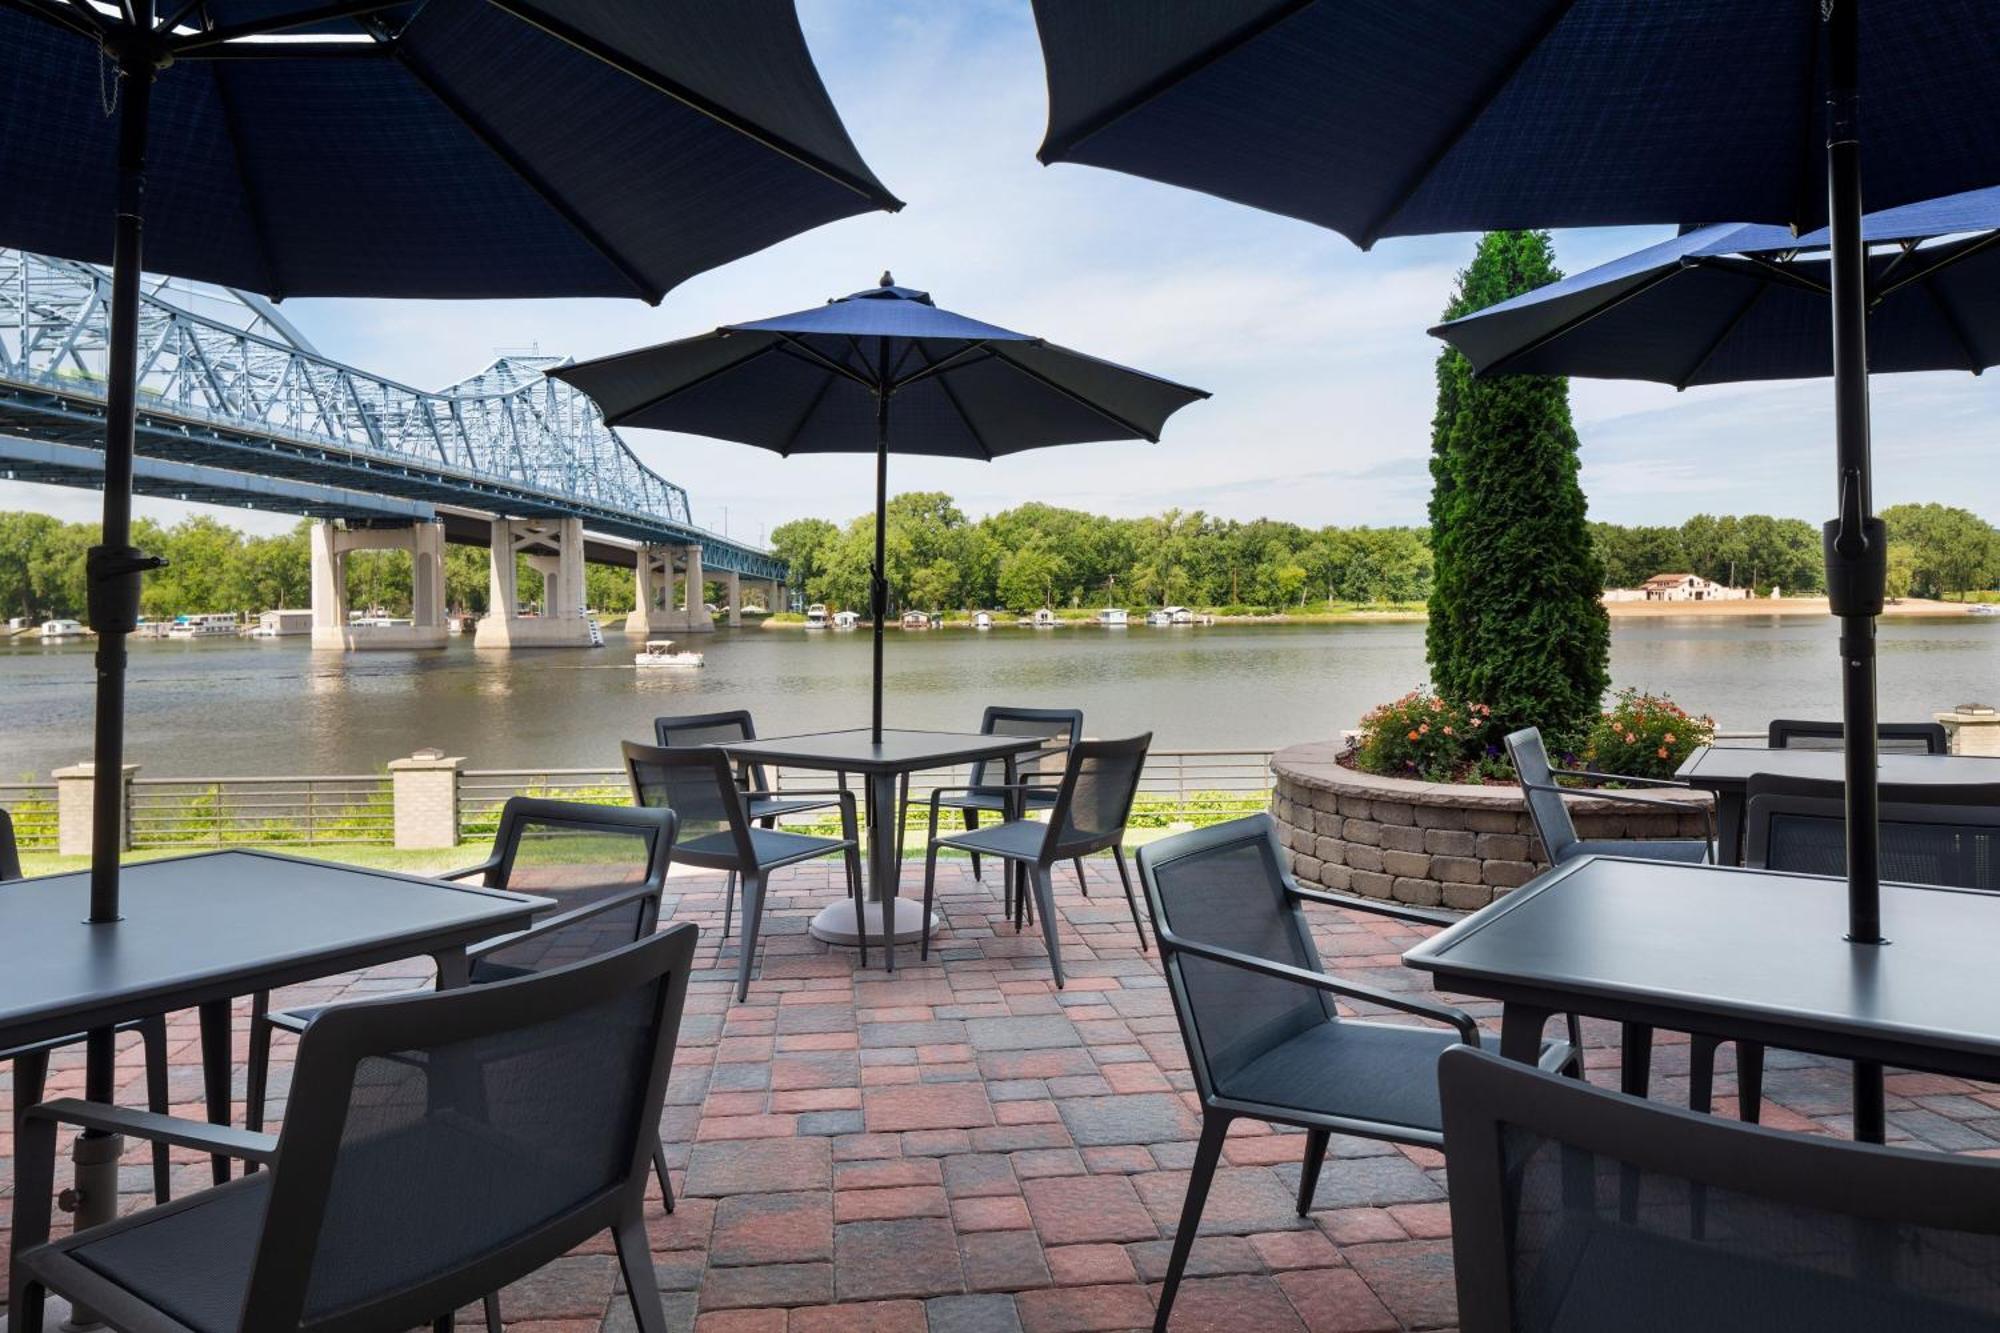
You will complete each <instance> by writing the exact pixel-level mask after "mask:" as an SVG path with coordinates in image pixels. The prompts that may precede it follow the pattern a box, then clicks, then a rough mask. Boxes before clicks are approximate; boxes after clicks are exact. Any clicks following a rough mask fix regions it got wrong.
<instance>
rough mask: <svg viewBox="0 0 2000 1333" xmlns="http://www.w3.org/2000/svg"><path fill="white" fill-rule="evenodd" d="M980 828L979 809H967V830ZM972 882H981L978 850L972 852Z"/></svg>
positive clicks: (972, 830) (970, 831)
mask: <svg viewBox="0 0 2000 1333" xmlns="http://www.w3.org/2000/svg"><path fill="white" fill-rule="evenodd" d="M978 828H979V812H978V811H977V810H967V811H966V812H965V831H966V832H967V833H972V832H975V831H977V830H978ZM972 882H973V883H974V884H977V883H979V882H980V881H979V853H978V852H974V853H973V854H972Z"/></svg>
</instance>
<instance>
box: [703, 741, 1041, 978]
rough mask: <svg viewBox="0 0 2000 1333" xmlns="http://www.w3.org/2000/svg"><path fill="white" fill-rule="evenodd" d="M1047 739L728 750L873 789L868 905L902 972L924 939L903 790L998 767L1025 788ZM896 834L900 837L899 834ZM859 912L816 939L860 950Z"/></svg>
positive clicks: (748, 744)
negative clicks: (902, 823)
mask: <svg viewBox="0 0 2000 1333" xmlns="http://www.w3.org/2000/svg"><path fill="white" fill-rule="evenodd" d="M1043 743H1044V738H1043V737H1040V736H1007V735H1001V734H997V733H996V734H989V733H986V732H977V731H903V730H897V729H893V728H884V729H883V732H882V739H881V740H880V741H879V742H878V741H876V740H874V739H873V737H872V735H871V734H870V732H869V729H868V728H867V727H857V728H854V729H853V730H851V731H820V732H812V733H809V734H806V735H799V736H770V737H760V738H759V739H757V740H754V741H725V742H723V743H722V746H721V748H722V750H723V751H724V752H725V753H727V754H728V755H729V757H730V758H731V759H734V760H737V761H739V762H744V763H757V764H766V765H771V766H775V767H784V768H805V769H816V770H819V771H822V772H828V773H857V774H859V775H861V777H862V779H863V781H864V782H865V783H866V787H867V797H868V800H867V806H868V815H867V818H868V892H867V897H868V901H870V902H872V903H881V904H883V906H882V908H881V911H882V920H883V922H884V923H885V924H886V923H888V922H890V921H893V922H894V923H895V929H894V930H893V931H889V930H883V931H880V932H870V933H871V935H872V936H873V937H874V938H877V939H881V940H883V950H882V951H883V953H884V954H885V955H886V956H887V958H888V967H889V970H890V971H891V972H893V971H895V970H896V951H895V948H894V945H896V944H908V943H911V942H912V941H914V940H917V939H919V938H921V936H922V934H923V929H924V926H925V925H926V922H925V921H924V919H923V917H924V909H923V905H922V904H920V903H915V902H907V901H903V900H900V899H898V897H897V896H896V888H897V885H898V883H899V881H900V879H901V876H902V869H903V831H902V830H901V829H900V828H893V825H894V824H895V823H896V817H897V813H898V801H897V794H896V788H897V784H898V783H899V782H900V781H901V780H902V779H903V778H905V777H907V776H908V775H910V774H911V773H921V772H924V771H926V770H929V769H938V768H952V767H955V766H956V765H959V764H970V763H977V762H979V761H980V760H993V759H998V760H1000V761H1001V762H1002V763H1003V764H1005V765H1006V771H1007V778H1006V780H1007V781H1008V782H1009V783H1012V782H1015V781H1017V780H1018V777H1017V774H1018V772H1019V769H1018V762H1019V759H1020V757H1021V756H1022V755H1024V754H1027V753H1029V752H1031V751H1034V750H1038V749H1040V748H1041V747H1042V745H1043ZM892 830H893V831H892ZM858 925H859V923H858V922H857V921H856V920H855V908H854V904H853V903H852V902H851V901H849V900H847V899H844V898H843V899H842V900H841V901H839V902H837V903H833V904H831V905H830V906H828V907H827V908H825V909H824V910H822V911H821V912H820V914H819V915H818V916H816V917H814V918H813V921H812V934H813V938H815V939H819V940H824V941H826V942H827V943H829V944H849V945H852V944H859V943H860V942H861V937H860V935H859V933H858V932H857V930H856V927H857V926H858Z"/></svg>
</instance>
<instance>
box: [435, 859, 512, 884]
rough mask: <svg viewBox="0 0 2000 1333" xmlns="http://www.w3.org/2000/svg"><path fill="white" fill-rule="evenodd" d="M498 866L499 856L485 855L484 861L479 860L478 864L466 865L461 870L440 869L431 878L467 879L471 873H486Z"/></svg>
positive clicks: (496, 868)
mask: <svg viewBox="0 0 2000 1333" xmlns="http://www.w3.org/2000/svg"><path fill="white" fill-rule="evenodd" d="M499 868H500V858H499V857H497V856H489V857H487V858H486V859H485V860H484V861H481V862H480V863H479V864H478V865H476V866H467V867H465V869H463V870H445V871H441V872H439V873H438V874H437V875H435V876H433V877H432V878H434V879H468V878H470V877H471V876H473V875H484V874H486V873H488V872H489V871H494V870H498V869H499Z"/></svg>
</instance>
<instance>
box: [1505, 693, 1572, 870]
mask: <svg viewBox="0 0 2000 1333" xmlns="http://www.w3.org/2000/svg"><path fill="white" fill-rule="evenodd" d="M1507 757H1508V758H1509V759H1511V760H1513V761H1514V776H1515V777H1517V778H1519V779H1520V780H1521V799H1522V800H1523V801H1525V802H1526V803H1527V806H1528V816H1529V817H1530V818H1531V819H1533V820H1534V821H1535V832H1536V833H1538V834H1540V835H1541V839H1542V848H1543V850H1545V851H1546V852H1547V853H1548V856H1549V863H1550V864H1551V865H1554V864H1558V863H1560V862H1561V860H1562V859H1563V854H1564V853H1565V852H1567V851H1568V850H1569V849H1570V848H1571V847H1574V846H1575V845H1576V841H1577V837H1576V824H1575V823H1574V822H1573V821H1572V820H1571V819H1570V817H1569V806H1568V805H1567V804H1565V803H1564V801H1563V798H1562V793H1561V792H1558V791H1554V790H1551V789H1552V788H1553V787H1554V786H1555V783H1556V775H1555V773H1554V771H1553V770H1551V769H1550V767H1549V751H1548V747H1547V746H1545V745H1543V744H1542V733H1541V731H1540V729H1539V728H1536V727H1523V728H1521V730H1519V731H1516V732H1511V733H1509V734H1508V737H1507ZM1531 788H1538V789H1539V790H1531Z"/></svg>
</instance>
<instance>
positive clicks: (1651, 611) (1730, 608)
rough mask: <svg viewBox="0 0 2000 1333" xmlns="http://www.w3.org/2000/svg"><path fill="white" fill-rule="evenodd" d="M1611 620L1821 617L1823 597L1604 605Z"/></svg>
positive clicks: (1950, 607)
mask: <svg viewBox="0 0 2000 1333" xmlns="http://www.w3.org/2000/svg"><path fill="white" fill-rule="evenodd" d="M1976 605H1978V603H1976V602H1935V601H1932V600H1930V599H1929V598H1925V597H1905V598H1903V599H1902V600H1901V601H1897V602H1891V603H1889V605H1888V607H1887V608H1886V609H1885V610H1884V611H1883V612H1882V614H1883V615H1885V616H1963V615H1966V614H1969V612H1970V608H1971V607H1973V606H1976ZM1604 609H1605V610H1607V611H1609V612H1610V613H1611V614H1612V616H1613V617H1625V616H1636V617H1646V616H1823V615H1827V614H1829V613H1828V611H1827V607H1826V598H1824V597H1745V598H1739V599H1737V600H1735V601H1723V602H1606V603H1605V604H1604Z"/></svg>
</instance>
